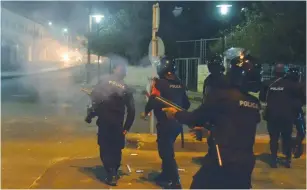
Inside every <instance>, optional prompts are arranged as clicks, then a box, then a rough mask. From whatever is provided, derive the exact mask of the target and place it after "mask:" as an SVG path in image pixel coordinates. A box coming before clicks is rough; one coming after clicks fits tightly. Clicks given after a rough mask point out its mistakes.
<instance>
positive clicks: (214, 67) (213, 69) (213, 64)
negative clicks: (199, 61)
mask: <svg viewBox="0 0 307 190" xmlns="http://www.w3.org/2000/svg"><path fill="white" fill-rule="evenodd" d="M207 67H208V70H209V72H210V73H211V74H213V75H219V74H222V73H223V72H224V71H225V67H224V65H223V57H222V56H221V55H218V54H216V55H215V56H213V57H212V59H211V60H210V61H209V62H208V65H207Z"/></svg>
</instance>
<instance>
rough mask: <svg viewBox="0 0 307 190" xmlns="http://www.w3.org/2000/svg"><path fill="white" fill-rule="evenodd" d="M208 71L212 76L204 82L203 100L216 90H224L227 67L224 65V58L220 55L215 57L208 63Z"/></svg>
mask: <svg viewBox="0 0 307 190" xmlns="http://www.w3.org/2000/svg"><path fill="white" fill-rule="evenodd" d="M207 66H208V70H209V72H210V74H209V75H208V77H207V78H206V79H205V81H204V86H203V100H204V99H205V97H206V95H207V94H208V93H209V92H210V91H211V90H212V89H215V88H223V87H224V86H225V82H226V81H225V75H224V74H223V73H224V72H225V67H224V65H223V58H222V57H221V56H220V55H215V56H214V57H213V58H212V60H210V61H209V62H208V65H207Z"/></svg>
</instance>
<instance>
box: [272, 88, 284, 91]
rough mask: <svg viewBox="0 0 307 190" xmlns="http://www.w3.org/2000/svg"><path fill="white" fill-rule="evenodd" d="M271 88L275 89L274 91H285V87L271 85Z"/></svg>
mask: <svg viewBox="0 0 307 190" xmlns="http://www.w3.org/2000/svg"><path fill="white" fill-rule="evenodd" d="M270 90H273V91H283V90H284V87H271V88H270Z"/></svg>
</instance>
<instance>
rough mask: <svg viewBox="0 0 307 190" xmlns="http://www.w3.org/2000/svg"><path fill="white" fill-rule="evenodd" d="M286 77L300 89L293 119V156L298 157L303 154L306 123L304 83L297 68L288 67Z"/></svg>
mask: <svg viewBox="0 0 307 190" xmlns="http://www.w3.org/2000/svg"><path fill="white" fill-rule="evenodd" d="M286 78H287V79H289V80H292V81H293V82H295V83H297V84H298V85H299V90H300V99H301V107H300V109H299V110H298V115H297V119H296V120H295V123H294V125H295V127H296V131H297V133H296V138H295V142H294V151H293V152H294V157H295V158H299V157H300V156H301V155H302V154H303V146H302V143H303V140H304V139H305V135H306V123H305V119H304V112H303V109H302V106H304V105H306V95H305V92H306V90H305V86H306V85H305V84H304V82H303V81H300V71H299V69H298V68H290V69H289V71H288V73H287V75H286Z"/></svg>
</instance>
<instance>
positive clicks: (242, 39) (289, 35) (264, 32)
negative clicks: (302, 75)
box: [211, 2, 306, 64]
mask: <svg viewBox="0 0 307 190" xmlns="http://www.w3.org/2000/svg"><path fill="white" fill-rule="evenodd" d="M244 16H245V20H244V22H242V23H241V24H239V25H237V26H235V27H233V28H231V29H230V30H229V31H226V33H227V48H229V47H234V46H240V47H244V48H246V49H249V50H250V51H251V52H252V54H253V55H255V56H257V57H258V58H259V59H261V60H262V61H265V62H268V63H272V62H274V61H278V60H281V61H284V62H288V63H294V64H299V63H301V64H305V60H306V47H305V44H306V2H261V3H257V4H256V3H255V4H253V6H252V8H250V9H248V10H246V11H245V13H244ZM211 49H212V50H213V51H215V52H219V51H220V49H221V43H216V44H214V45H213V46H212V47H211Z"/></svg>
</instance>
